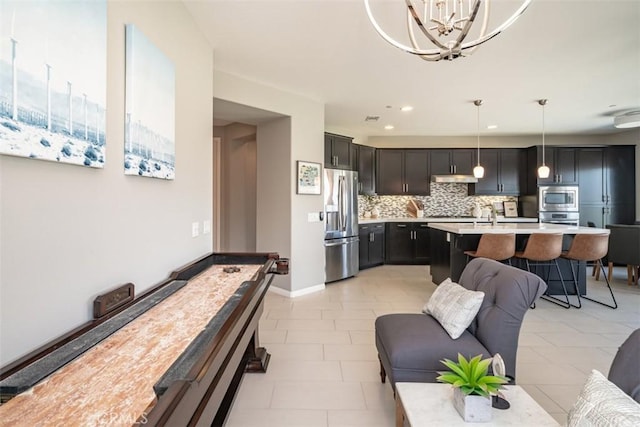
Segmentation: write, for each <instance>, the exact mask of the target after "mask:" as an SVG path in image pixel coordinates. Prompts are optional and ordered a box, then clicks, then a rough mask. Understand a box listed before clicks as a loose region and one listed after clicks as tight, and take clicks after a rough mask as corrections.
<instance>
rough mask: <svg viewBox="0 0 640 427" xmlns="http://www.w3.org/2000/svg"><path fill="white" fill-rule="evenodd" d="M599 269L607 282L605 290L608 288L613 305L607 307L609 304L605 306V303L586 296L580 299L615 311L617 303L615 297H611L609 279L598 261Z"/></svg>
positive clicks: (611, 291) (611, 290)
mask: <svg viewBox="0 0 640 427" xmlns="http://www.w3.org/2000/svg"><path fill="white" fill-rule="evenodd" d="M600 268H601V269H602V275H603V276H604V281H605V282H607V288H609V293H610V294H611V299H612V300H613V305H609V304H607V303H605V302H602V301H598V300H595V299H593V298H589V297H587V296H586V295H585V296H583V297H582V298H583V299H586V300H589V301H592V302H595V303H597V304H600V305H604V306H605V307H609V308H613V309H616V308H618V302H617V301H616V297H615V296H613V289H611V284H610V283H609V277H608V276H607V273H605V271H604V268H603V267H602V261H600Z"/></svg>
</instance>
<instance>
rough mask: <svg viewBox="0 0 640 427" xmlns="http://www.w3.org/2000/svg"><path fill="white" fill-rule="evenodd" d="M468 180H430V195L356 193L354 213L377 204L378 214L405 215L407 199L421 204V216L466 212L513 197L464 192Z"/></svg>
mask: <svg viewBox="0 0 640 427" xmlns="http://www.w3.org/2000/svg"><path fill="white" fill-rule="evenodd" d="M467 185H468V184H458V183H431V195H430V196H358V213H359V215H360V217H363V216H364V213H365V212H366V211H371V210H372V209H373V208H374V207H377V208H378V210H379V211H380V217H381V218H398V217H400V218H402V217H408V216H409V213H408V211H407V204H408V203H409V200H411V199H415V200H419V201H421V202H422V203H423V204H424V216H468V215H471V211H472V210H473V208H474V207H475V205H476V203H478V204H479V205H480V207H481V208H483V207H485V206H492V204H493V202H504V201H517V200H518V199H517V197H514V196H468V195H467Z"/></svg>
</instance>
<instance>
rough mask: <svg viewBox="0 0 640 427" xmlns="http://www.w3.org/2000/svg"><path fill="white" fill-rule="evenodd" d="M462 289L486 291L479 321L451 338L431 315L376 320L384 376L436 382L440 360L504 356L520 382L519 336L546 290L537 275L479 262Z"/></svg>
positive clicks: (469, 267)
mask: <svg viewBox="0 0 640 427" xmlns="http://www.w3.org/2000/svg"><path fill="white" fill-rule="evenodd" d="M460 285H462V286H464V287H465V288H467V289H470V290H474V291H483V292H484V293H485V296H484V300H483V302H482V305H481V307H480V311H479V312H478V314H477V316H476V318H475V319H474V321H473V322H472V323H471V325H470V326H469V327H468V328H467V330H466V331H464V332H463V334H462V336H460V337H459V338H457V339H455V340H454V339H452V338H451V337H450V336H449V334H447V332H446V331H445V330H444V329H443V328H442V326H440V324H439V323H438V321H437V320H436V319H434V318H433V317H431V316H430V315H426V314H417V313H415V314H414V313H412V314H388V315H384V316H380V317H378V318H377V319H376V322H375V330H376V331H375V334H376V347H377V349H378V357H379V359H380V377H381V380H382V382H385V377H388V378H389V381H390V382H391V385H392V386H393V387H394V389H395V383H396V382H430V383H433V382H436V377H437V376H438V375H439V374H438V371H443V370H446V367H445V366H444V365H443V364H442V363H441V362H440V361H441V360H442V359H444V358H448V359H456V358H457V355H458V353H461V354H462V355H464V356H465V357H467V358H468V357H472V356H475V355H478V354H482V355H483V358H488V357H492V356H493V355H494V354H495V353H500V355H501V356H502V358H503V359H504V363H505V366H506V374H507V376H509V377H510V378H512V379H513V381H512V383H515V379H516V352H517V349H518V336H519V334H520V326H521V324H522V320H523V318H524V315H525V313H526V312H527V310H528V309H529V307H530V306H531V304H533V302H534V301H535V300H536V299H537V298H538V297H539V296H540V295H542V294H543V293H544V292H545V290H546V289H547V285H546V284H545V283H544V281H543V280H542V279H540V278H539V277H538V276H536V275H534V274H532V273H529V272H526V271H524V270H520V269H517V268H515V267H511V266H508V265H504V264H501V263H499V262H497V261H493V260H489V259H485V258H476V259H474V260H472V261H471V262H469V264H467V266H466V267H465V269H464V271H463V272H462V276H461V277H460Z"/></svg>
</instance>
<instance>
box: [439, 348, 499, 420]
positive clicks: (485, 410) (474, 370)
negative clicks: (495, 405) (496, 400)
mask: <svg viewBox="0 0 640 427" xmlns="http://www.w3.org/2000/svg"><path fill="white" fill-rule="evenodd" d="M491 361H492V359H484V360H482V355H477V356H475V357H473V358H471V359H470V360H467V359H465V357H464V356H463V355H461V354H460V353H458V362H457V363H456V362H454V361H452V360H449V359H444V360H442V363H443V364H444V365H445V366H446V367H447V368H449V369H451V371H445V372H438V373H439V374H440V376H439V377H437V378H436V380H438V381H440V382H443V383H447V384H451V385H452V386H453V387H454V390H453V406H454V407H455V408H456V410H457V411H458V413H459V414H460V416H462V418H463V419H464V421H465V422H486V421H491V396H492V395H497V394H498V392H499V390H500V389H501V388H502V386H503V385H504V384H506V383H508V382H509V379H508V378H506V377H504V376H502V375H488V372H489V365H490V364H491Z"/></svg>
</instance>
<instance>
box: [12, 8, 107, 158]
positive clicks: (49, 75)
mask: <svg viewBox="0 0 640 427" xmlns="http://www.w3.org/2000/svg"><path fill="white" fill-rule="evenodd" d="M106 96H107V2H106V0H82V1H65V0H57V1H56V0H39V1H25V0H0V154H8V155H14V156H22V157H30V158H34V159H41V160H50V161H57V162H60V163H71V164H77V165H84V166H90V167H96V168H101V167H103V166H104V162H105V143H106V140H105V117H106V115H105V113H106V110H105V108H106Z"/></svg>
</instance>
